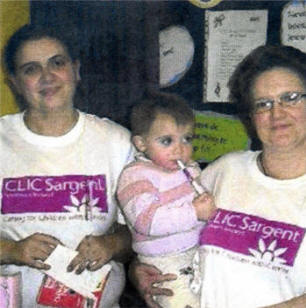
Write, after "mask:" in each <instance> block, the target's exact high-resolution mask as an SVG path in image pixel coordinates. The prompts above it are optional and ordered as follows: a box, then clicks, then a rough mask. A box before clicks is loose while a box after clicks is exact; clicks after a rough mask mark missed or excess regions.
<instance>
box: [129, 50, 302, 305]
mask: <svg viewBox="0 0 306 308" xmlns="http://www.w3.org/2000/svg"><path fill="white" fill-rule="evenodd" d="M229 87H230V99H231V101H232V102H233V103H236V104H237V107H238V110H239V113H240V115H241V118H242V119H243V121H244V123H245V124H246V125H247V126H246V127H247V129H248V130H249V131H250V133H256V135H257V137H258V138H259V140H260V141H261V144H262V150H261V151H255V152H254V151H245V152H235V153H229V154H227V155H225V156H223V157H221V158H220V159H218V160H216V161H215V162H213V163H212V164H210V165H209V166H208V167H207V168H206V169H205V170H204V171H203V173H202V181H203V183H205V185H206V187H207V188H208V189H209V190H210V192H211V193H212V194H213V195H214V196H215V198H216V205H217V207H218V208H219V210H218V213H217V215H216V216H215V218H214V219H213V220H211V222H210V223H209V224H208V225H207V226H206V227H205V228H204V230H203V231H202V234H201V236H200V250H199V251H200V265H201V277H202V286H201V295H202V300H201V307H202V308H208V307H210V308H211V307H212V308H237V307H239V308H240V307H248V308H252V307H269V308H285V307H290V308H294V307H298V308H301V307H306V295H304V294H305V293H306V242H305V241H306V239H304V238H305V228H306V55H305V53H303V52H301V51H299V50H297V49H295V48H293V47H285V46H261V47H258V48H257V49H255V50H254V51H252V52H251V53H250V54H249V55H248V56H247V57H246V58H245V59H244V60H243V61H242V62H241V63H240V64H239V65H238V67H237V69H236V70H235V72H234V73H233V75H232V77H231V79H230V82H229ZM130 272H131V276H132V278H134V279H135V284H136V285H137V286H138V287H139V289H140V290H141V291H142V294H144V296H145V298H146V299H147V301H148V302H149V303H150V306H151V307H158V306H156V305H155V304H154V302H153V295H155V294H159V293H162V294H166V295H169V294H171V293H170V290H164V289H160V288H151V287H150V286H151V285H152V286H153V283H154V282H156V279H157V280H159V281H161V280H164V279H170V278H173V277H172V276H170V275H161V274H162V273H160V272H158V271H155V272H153V269H152V268H150V269H146V267H145V265H136V266H134V267H132V268H131V270H130ZM163 274H166V273H163ZM154 286H156V285H154Z"/></svg>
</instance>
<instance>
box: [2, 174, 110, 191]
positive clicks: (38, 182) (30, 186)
mask: <svg viewBox="0 0 306 308" xmlns="http://www.w3.org/2000/svg"><path fill="white" fill-rule="evenodd" d="M3 183H4V191H6V192H11V193H14V192H15V193H17V192H19V193H22V192H28V191H29V192H31V191H35V192H42V191H44V192H54V191H55V192H56V191H66V190H67V189H68V190H70V192H71V193H72V194H78V193H79V192H80V191H81V190H85V189H86V188H87V187H91V188H92V189H95V190H101V191H104V189H105V188H104V187H103V183H101V181H100V179H95V180H88V179H87V180H83V181H78V180H67V181H65V180H64V181H61V180H60V179H57V178H54V177H47V178H42V177H33V178H32V177H31V178H17V179H5V180H4V182H3Z"/></svg>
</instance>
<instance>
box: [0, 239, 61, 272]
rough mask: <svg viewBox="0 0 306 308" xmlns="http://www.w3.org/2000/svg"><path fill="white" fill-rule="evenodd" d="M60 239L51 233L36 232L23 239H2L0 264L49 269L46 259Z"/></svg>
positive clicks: (0, 240)
mask: <svg viewBox="0 0 306 308" xmlns="http://www.w3.org/2000/svg"><path fill="white" fill-rule="evenodd" d="M58 244H60V241H59V240H58V239H56V238H54V237H52V236H50V235H47V234H42V233H35V234H32V235H30V236H28V237H26V238H24V239H23V240H20V241H13V240H8V239H3V238H1V239H0V264H15V265H27V266H30V267H33V268H37V269H45V270H47V269H49V268H50V266H49V265H48V264H45V263H44V261H45V260H46V259H47V258H48V256H49V255H50V254H51V252H52V251H53V250H54V248H55V247H56V246H57V245H58Z"/></svg>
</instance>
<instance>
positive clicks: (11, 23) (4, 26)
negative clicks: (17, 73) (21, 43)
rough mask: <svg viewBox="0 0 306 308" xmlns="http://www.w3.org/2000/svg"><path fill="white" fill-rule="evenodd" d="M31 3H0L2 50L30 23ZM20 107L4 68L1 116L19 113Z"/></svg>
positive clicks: (0, 80)
mask: <svg viewBox="0 0 306 308" xmlns="http://www.w3.org/2000/svg"><path fill="white" fill-rule="evenodd" d="M29 7H30V5H29V1H27V0H23V1H14V0H10V1H7V0H3V1H0V29H1V35H0V39H1V41H0V44H1V50H2V49H3V47H4V45H5V44H6V41H7V39H8V38H9V37H10V36H11V35H12V33H14V32H15V30H16V29H18V28H19V27H21V26H22V25H23V24H26V23H27V22H29V16H30V14H29V10H30V9H29ZM18 110H19V109H18V106H17V104H16V102H15V99H14V96H13V94H12V93H11V90H10V89H9V87H8V85H7V84H6V83H5V75H4V72H3V67H1V68H0V115H4V114H9V113H15V112H17V111H18Z"/></svg>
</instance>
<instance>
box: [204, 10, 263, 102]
mask: <svg viewBox="0 0 306 308" xmlns="http://www.w3.org/2000/svg"><path fill="white" fill-rule="evenodd" d="M205 19H206V20H205V25H206V33H205V36H206V46H205V55H204V56H205V58H204V78H203V80H204V85H203V87H204V90H203V93H204V96H203V102H228V94H229V91H228V88H227V83H228V80H229V77H230V76H231V74H232V72H233V71H234V69H235V67H236V65H237V64H238V63H239V62H240V61H241V60H242V59H243V58H244V57H245V56H246V55H247V54H248V53H249V52H250V51H251V50H253V49H254V48H256V47H258V46H259V45H264V44H265V43H266V39H267V22H268V11H267V10H235V11H234V10H232V11H206V13H205Z"/></svg>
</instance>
